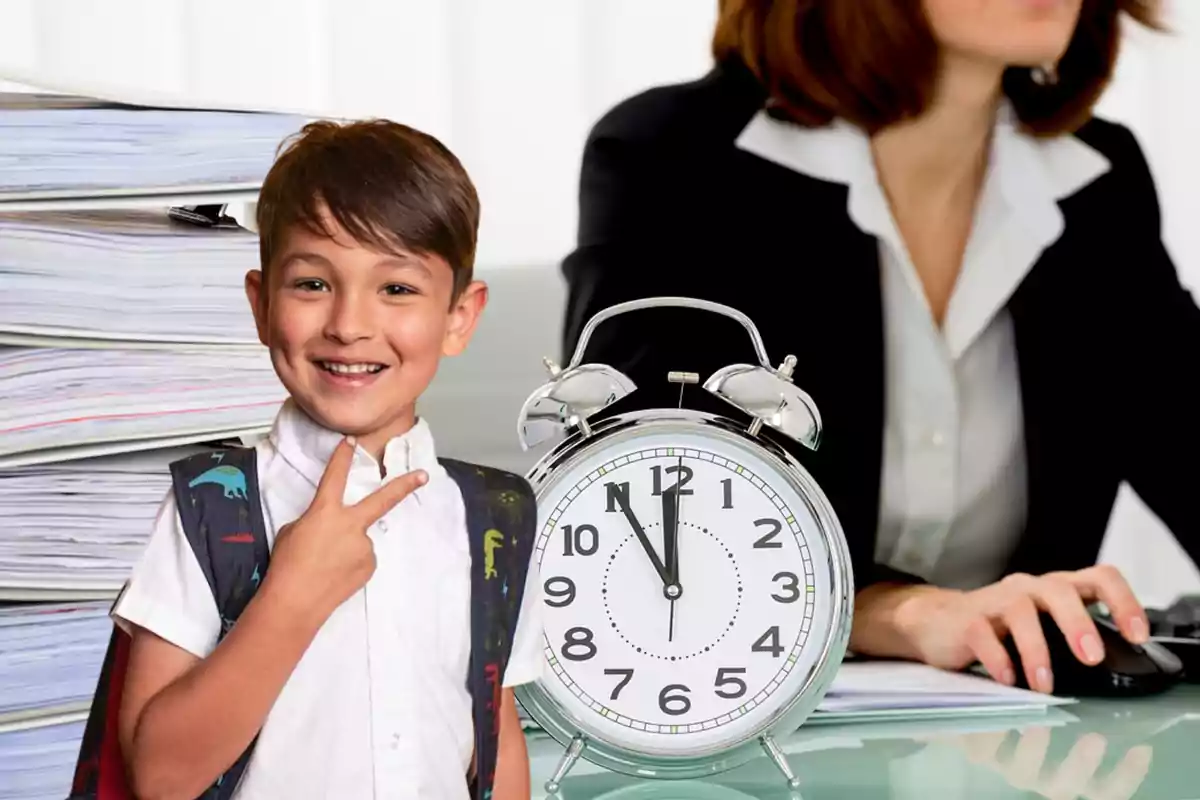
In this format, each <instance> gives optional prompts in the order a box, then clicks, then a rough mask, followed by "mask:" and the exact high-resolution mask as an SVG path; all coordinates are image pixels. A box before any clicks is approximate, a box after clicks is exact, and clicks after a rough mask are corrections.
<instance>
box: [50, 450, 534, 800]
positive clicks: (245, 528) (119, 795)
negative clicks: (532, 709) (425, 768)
mask: <svg viewBox="0 0 1200 800" xmlns="http://www.w3.org/2000/svg"><path fill="white" fill-rule="evenodd" d="M439 463H440V464H441V465H442V467H443V468H444V469H445V470H446V472H447V473H448V474H449V475H450V477H451V478H452V479H453V480H454V481H455V483H457V484H458V487H459V490H460V491H461V492H462V497H463V503H464V505H465V507H466V520H467V531H468V538H469V540H470V550H471V659H470V666H469V669H468V673H467V685H468V689H469V690H470V693H471V698H472V706H473V716H474V723H475V763H474V767H475V769H474V777H473V779H472V783H471V786H470V789H471V796H472V797H473V798H475V800H488V798H490V797H491V794H492V784H493V782H494V780H495V772H496V756H497V744H498V740H499V733H500V716H499V712H500V700H501V696H502V685H503V675H504V671H505V668H506V667H507V666H508V659H509V654H510V652H511V649H512V640H513V637H514V635H515V633H516V627H517V616H518V613H519V610H520V608H521V598H522V595H523V594H524V588H525V575H526V572H527V570H528V567H529V559H530V556H531V553H532V548H533V539H534V533H535V530H536V526H537V505H536V503H535V501H534V498H533V492H532V490H531V489H530V487H529V484H528V482H526V481H525V479H524V478H522V477H520V476H518V475H514V474H512V473H509V472H504V471H502V470H498V469H493V468H490V467H482V466H477V465H475V464H468V463H465V462H462V461H454V460H451V459H439ZM256 466H257V462H256V453H255V450H254V448H252V447H238V448H231V449H228V450H217V451H213V452H206V453H199V454H196V455H193V456H189V457H187V458H184V459H181V460H179V461H176V462H174V463H172V464H171V477H172V485H173V487H174V492H175V499H176V503H177V505H178V508H179V515H180V519H181V521H182V523H183V529H184V532H185V533H186V534H187V538H188V543H189V544H191V546H192V552H193V553H194V554H195V556H196V560H197V561H198V562H199V563H200V567H201V569H202V570H203V571H204V575H205V577H206V578H207V579H208V584H209V586H210V587H211V589H212V592H213V598H214V599H215V600H216V603H217V609H218V610H219V612H220V615H221V632H220V637H221V638H223V637H224V636H225V635H226V634H227V633H228V632H229V631H230V629H232V627H233V625H234V624H235V623H236V622H237V620H238V617H239V616H240V615H241V613H242V610H243V609H245V607H246V604H247V603H249V602H250V598H251V597H253V595H254V592H255V590H256V589H257V588H258V586H259V583H260V582H261V580H262V577H263V576H264V575H265V574H266V570H267V566H268V563H269V560H270V551H269V548H268V546H267V536H266V526H265V524H264V521H263V516H262V504H261V501H260V499H259V489H258V470H257V468H256ZM129 643H130V638H129V636H128V635H127V634H126V633H125V632H124V631H123V630H122V629H121V628H120V627H119V626H116V625H114V626H113V632H112V636H111V638H110V640H109V645H108V651H107V653H106V654H105V658H104V665H103V667H102V668H101V671H100V679H99V681H98V684H97V688H96V694H95V697H94V699H93V701H92V706H91V711H90V713H89V715H88V721H87V725H86V727H85V729H84V734H83V740H82V742H81V744H80V749H79V758H78V761H77V763H76V767H75V776H74V780H73V782H72V787H71V794H70V795H69V797H68V800H128V799H129V798H131V797H132V793H131V792H130V790H129V786H128V784H127V783H126V776H125V764H124V759H123V757H122V755H121V751H120V744H119V743H118V741H117V710H118V709H119V708H120V705H121V691H122V688H123V686H124V681H125V669H126V665H127V663H128V658H129ZM253 749H254V743H253V742H252V743H251V744H250V746H249V747H248V748H247V749H246V752H244V753H242V755H241V757H240V758H238V760H237V761H236V762H235V763H234V764H233V765H232V766H231V767H230V768H229V769H228V770H227V771H226V772H225V773H224V774H223V775H221V777H220V778H218V779H217V781H216V782H215V783H214V784H213V785H212V786H211V787H209V788H208V789H207V790H206V791H205V792H204V794H203V795H201V797H200V799H199V800H229V798H230V797H232V796H233V793H234V791H235V789H236V788H237V785H238V781H239V780H240V779H241V777H242V774H243V773H244V772H245V769H246V765H247V764H248V763H249V761H250V755H251V753H252V752H253Z"/></svg>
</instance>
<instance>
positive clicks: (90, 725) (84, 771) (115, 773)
mask: <svg viewBox="0 0 1200 800" xmlns="http://www.w3.org/2000/svg"><path fill="white" fill-rule="evenodd" d="M129 642H130V639H129V635H128V634H127V633H125V632H124V631H123V630H121V629H120V628H118V627H117V626H116V625H114V626H113V631H112V636H111V637H109V640H108V651H107V652H106V653H105V654H104V666H103V667H101V668H100V679H99V681H97V683H96V693H95V696H94V697H93V700H92V707H91V711H90V712H89V713H88V720H87V725H86V726H85V727H84V729H83V741H82V742H81V743H80V746H79V757H78V760H77V761H76V762H75V776H74V778H73V779H72V781H71V794H70V796H69V797H68V800H127V798H132V797H133V793H132V792H131V791H130V790H129V785H128V784H127V782H126V778H125V760H124V758H123V757H122V755H121V746H120V744H119V740H118V739H117V711H118V710H119V709H120V708H121V692H122V690H123V689H124V688H125V665H126V664H127V663H128V661H129Z"/></svg>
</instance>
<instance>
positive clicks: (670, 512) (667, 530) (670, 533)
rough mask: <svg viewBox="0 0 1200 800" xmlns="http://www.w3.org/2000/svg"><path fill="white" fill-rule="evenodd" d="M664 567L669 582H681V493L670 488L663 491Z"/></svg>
mask: <svg viewBox="0 0 1200 800" xmlns="http://www.w3.org/2000/svg"><path fill="white" fill-rule="evenodd" d="M662 529H663V567H664V568H665V569H666V571H667V583H678V582H679V563H678V557H677V555H678V552H677V548H678V547H679V493H678V492H677V491H676V490H675V489H668V490H667V491H665V492H663V493H662Z"/></svg>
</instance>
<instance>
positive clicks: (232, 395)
mask: <svg viewBox="0 0 1200 800" xmlns="http://www.w3.org/2000/svg"><path fill="white" fill-rule="evenodd" d="M285 397H286V391H285V390H284V388H283V385H282V384H281V383H280V382H279V379H278V378H277V377H276V375H275V372H274V370H273V369H272V368H271V359H270V355H269V353H268V352H267V350H266V349H265V348H263V347H261V346H254V347H244V348H243V347H233V346H228V345H227V346H221V345H213V346H207V347H205V346H186V347H184V346H180V347H178V348H176V349H170V350H154V349H123V348H111V349H94V350H90V349H63V348H53V347H46V348H25V347H0V469H3V468H8V467H14V466H20V465H22V464H29V463H45V462H48V461H59V460H63V459H65V458H76V457H80V456H81V455H83V454H85V453H91V454H99V453H101V452H104V449H103V448H102V447H100V446H101V445H104V446H106V447H107V448H108V452H119V451H123V450H133V449H145V448H146V447H147V446H165V445H166V443H168V442H174V443H180V442H184V441H205V440H210V439H217V438H222V437H225V436H229V435H232V434H235V433H237V432H243V431H261V430H265V429H266V428H268V427H269V426H270V423H271V421H272V420H273V419H274V417H275V414H276V412H277V411H278V409H279V406H280V405H281V404H282V402H283V400H284V399H285ZM79 448H84V449H83V450H80V449H79Z"/></svg>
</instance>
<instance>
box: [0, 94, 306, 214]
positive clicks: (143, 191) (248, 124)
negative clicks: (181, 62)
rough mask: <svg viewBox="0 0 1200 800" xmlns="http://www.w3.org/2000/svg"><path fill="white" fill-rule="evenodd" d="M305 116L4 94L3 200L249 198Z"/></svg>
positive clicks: (0, 118)
mask: <svg viewBox="0 0 1200 800" xmlns="http://www.w3.org/2000/svg"><path fill="white" fill-rule="evenodd" d="M307 121H308V120H307V118H305V117H302V116H297V115H291V114H275V113H260V112H241V111H206V110H188V109H165V108H138V107H133V106H120V105H113V104H105V103H100V102H95V101H90V100H87V99H86V98H74V99H72V98H63V97H55V96H40V95H33V96H31V95H22V94H15V95H14V94H9V95H0V203H12V204H14V205H16V204H20V207H22V208H35V207H45V205H42V206H39V205H38V203H42V204H53V203H54V202H60V203H61V202H62V201H63V200H67V199H71V198H96V197H97V196H101V197H103V196H107V197H108V199H109V201H110V202H109V203H107V204H108V205H111V204H112V202H113V201H117V200H119V199H120V198H122V197H134V196H138V195H141V196H155V195H159V196H170V197H184V196H197V197H199V196H203V195H206V194H214V195H219V194H234V195H236V194H238V193H246V192H249V193H250V195H251V196H252V195H253V193H255V192H257V189H258V185H259V184H260V183H261V182H262V179H263V177H264V176H265V175H266V174H267V171H268V170H269V169H270V168H271V164H272V162H273V160H274V157H275V152H276V149H277V148H278V147H279V145H280V143H281V142H282V141H283V140H284V139H285V138H287V137H288V136H290V135H292V134H294V133H296V132H297V131H299V130H300V128H301V127H302V126H303V125H304V123H305V122H307Z"/></svg>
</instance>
